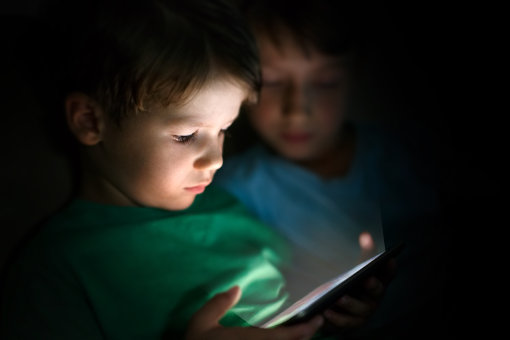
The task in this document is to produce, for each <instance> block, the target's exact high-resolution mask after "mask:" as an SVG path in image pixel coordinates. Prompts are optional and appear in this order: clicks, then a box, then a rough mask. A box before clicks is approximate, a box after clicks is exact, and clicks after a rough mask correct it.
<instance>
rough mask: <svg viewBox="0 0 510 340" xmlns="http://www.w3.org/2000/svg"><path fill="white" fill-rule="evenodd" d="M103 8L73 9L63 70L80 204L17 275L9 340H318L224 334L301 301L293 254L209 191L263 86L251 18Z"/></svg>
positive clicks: (211, 5) (300, 329)
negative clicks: (247, 21) (291, 289)
mask: <svg viewBox="0 0 510 340" xmlns="http://www.w3.org/2000/svg"><path fill="white" fill-rule="evenodd" d="M97 6H99V5H96V7H94V6H92V4H91V5H90V7H91V8H90V10H87V9H86V8H81V9H80V10H79V11H75V12H72V17H70V18H69V19H71V20H70V21H72V22H73V25H71V26H69V27H67V32H68V34H69V37H70V40H69V42H70V45H69V46H68V47H66V55H65V57H66V62H65V63H63V65H62V66H63V68H62V70H61V71H62V74H63V75H65V77H64V79H63V81H62V85H64V87H63V96H64V97H63V98H65V99H64V104H65V105H64V107H65V117H66V121H67V125H68V127H69V130H70V131H71V133H72V135H73V136H74V137H75V139H76V140H77V141H78V144H79V146H78V148H77V149H76V151H77V152H78V154H79V159H80V170H81V172H80V179H79V186H78V195H77V197H76V198H75V199H73V200H72V201H71V202H70V203H69V204H68V205H67V206H66V207H64V208H63V209H62V210H61V211H60V212H59V213H58V214H57V215H56V216H54V217H53V218H52V219H50V220H49V221H48V223H47V224H46V225H44V226H43V228H42V229H41V231H40V232H39V233H38V234H37V235H36V236H35V237H34V238H33V239H32V240H31V241H30V243H29V244H28V245H27V247H26V248H25V249H24V252H23V253H22V254H21V256H20V257H19V259H18V261H17V263H16V264H15V265H14V266H12V267H11V270H10V272H9V275H8V276H7V280H6V282H5V285H4V286H5V290H4V292H3V297H2V317H1V335H2V338H6V339H12V338H16V339H19V338H50V339H100V338H108V339H152V338H161V337H165V336H166V337H169V338H175V337H179V338H180V337H186V338H188V339H234V338H235V339H238V338H243V339H246V340H248V339H260V338H269V339H273V338H274V339H295V338H296V339H302V338H309V337H311V336H312V335H313V334H314V333H315V331H316V330H317V329H318V328H319V327H320V325H321V323H322V318H321V317H318V318H315V319H313V320H312V321H310V322H308V323H306V324H302V325H298V326H294V327H288V328H279V329H278V328H277V329H269V330H264V329H257V328H250V327H232V328H228V327H227V328H224V327H223V326H220V323H221V324H222V325H224V326H246V325H247V323H246V322H245V320H242V319H240V318H239V317H238V316H237V313H236V311H243V315H247V313H246V312H247V311H248V312H249V314H250V315H251V317H250V320H248V322H249V323H250V324H251V323H253V322H257V321H258V320H261V319H263V318H265V317H266V316H268V315H270V314H271V313H273V312H274V311H275V310H276V309H277V308H279V307H280V306H281V304H282V303H283V301H284V300H285V293H284V289H283V285H284V281H283V278H282V276H281V274H280V272H279V270H278V268H279V266H280V265H281V264H282V263H284V262H285V261H286V256H287V249H286V246H285V243H284V242H283V241H282V240H281V239H280V238H279V237H278V235H276V234H275V233H274V232H272V231H271V230H270V229H268V228H266V227H265V226H264V225H262V224H260V223H258V222H257V221H256V220H254V219H252V218H251V216H250V215H249V214H248V213H247V212H246V211H245V210H244V208H242V207H241V206H240V205H239V204H238V203H237V201H235V200H234V199H232V198H231V197H230V196H229V195H227V194H226V193H224V192H223V191H221V190H219V189H215V188H212V187H211V188H207V186H208V185H209V184H210V183H211V180H212V178H213V176H214V173H215V172H216V170H217V169H218V168H219V167H221V165H222V147H223V140H224V134H225V130H226V129H227V128H228V127H229V126H230V125H231V124H232V122H233V121H234V120H235V119H236V117H237V115H238V111H239V109H240V107H241V105H242V104H243V103H244V102H247V101H251V100H253V99H254V98H255V97H256V95H257V89H258V87H259V83H260V79H259V73H260V72H259V66H258V59H257V54H256V50H255V44H254V42H253V39H252V37H251V36H250V34H249V33H248V29H247V28H246V27H245V26H244V25H243V23H242V19H240V17H239V16H238V15H237V13H236V12H235V11H234V10H233V9H232V8H231V7H230V6H228V5H227V4H225V3H223V2H221V1H207V2H204V1H186V2H180V1H127V2H126V1H123V2H116V1H109V2H107V3H102V4H101V6H100V7H97ZM67 15H71V14H70V13H67ZM206 188H207V190H206ZM202 193H203V195H201V196H199V197H198V198H197V195H199V194H202ZM196 198H197V199H196ZM230 287H234V288H232V289H230V290H228V291H227V292H226V293H222V294H220V295H217V296H216V297H215V298H213V299H212V300H210V301H209V302H207V301H208V300H209V299H210V298H211V297H213V295H214V294H216V293H219V292H222V291H226V290H227V289H229V288H230ZM239 288H240V289H239ZM240 290H242V291H243V295H242V298H241V300H240V301H239V303H237V304H236V302H237V301H238V300H239V295H240ZM206 302H207V304H206V305H205V306H204V307H203V308H202V309H200V310H199V308H200V307H201V306H202V305H204V304H205V303H206ZM234 304H235V306H234V307H233V308H232V309H230V310H229V311H228V312H227V310H228V309H229V308H230V307H232V306H233V305H234ZM197 310H199V311H198V312H197ZM196 312H197V313H196ZM225 312H227V313H226V314H225ZM224 314H225V315H224ZM193 315H195V316H194V317H193V318H192V316H193ZM190 319H192V322H191V323H189V320H190ZM220 319H221V321H220V323H218V321H219V320H220Z"/></svg>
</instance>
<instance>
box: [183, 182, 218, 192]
mask: <svg viewBox="0 0 510 340" xmlns="http://www.w3.org/2000/svg"><path fill="white" fill-rule="evenodd" d="M209 184H211V181H207V182H205V183H203V184H199V185H195V186H192V187H186V188H184V190H186V191H189V192H191V193H193V194H201V193H203V192H204V191H205V188H207V186H208V185H209Z"/></svg>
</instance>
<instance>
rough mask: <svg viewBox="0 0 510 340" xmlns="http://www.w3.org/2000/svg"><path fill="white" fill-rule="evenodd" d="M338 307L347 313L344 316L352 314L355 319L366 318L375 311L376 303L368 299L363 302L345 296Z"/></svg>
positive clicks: (339, 301)
mask: <svg viewBox="0 0 510 340" xmlns="http://www.w3.org/2000/svg"><path fill="white" fill-rule="evenodd" d="M337 305H338V306H339V307H341V308H342V310H343V311H345V313H344V314H350V315H351V316H354V317H366V316H368V315H370V314H371V313H372V312H373V311H374V309H375V306H376V303H375V301H371V300H368V299H367V300H363V301H362V300H359V299H356V298H353V297H351V296H349V295H344V296H342V297H341V298H340V300H338V302H337Z"/></svg>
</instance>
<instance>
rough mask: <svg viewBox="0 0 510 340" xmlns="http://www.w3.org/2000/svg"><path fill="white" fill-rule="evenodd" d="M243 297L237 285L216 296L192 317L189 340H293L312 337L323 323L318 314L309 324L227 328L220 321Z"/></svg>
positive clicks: (188, 333) (187, 337) (187, 336)
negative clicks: (270, 327) (267, 327)
mask: <svg viewBox="0 0 510 340" xmlns="http://www.w3.org/2000/svg"><path fill="white" fill-rule="evenodd" d="M240 296H241V290H240V289H239V287H238V286H235V287H233V288H231V289H229V290H228V291H226V292H224V293H220V294H217V295H215V296H214V297H213V298H212V299H211V300H209V301H208V302H207V303H206V304H205V305H204V306H203V307H202V308H201V309H200V310H199V311H198V312H196V313H195V315H194V316H193V317H192V319H191V321H190V324H189V326H188V330H187V334H186V340H215V339H219V340H230V339H232V340H233V339H236V340H237V339H242V340H264V339H267V340H272V339H274V340H293V339H300V340H301V339H310V338H311V337H312V336H313V335H314V334H315V332H316V331H317V330H318V329H319V328H320V327H321V326H322V324H323V321H324V320H323V318H322V317H321V316H317V317H315V318H313V319H312V320H310V321H309V322H307V323H303V324H299V325H295V326H290V327H276V328H272V329H263V328H256V327H223V326H221V325H220V324H219V323H218V322H219V320H220V319H221V318H222V317H223V315H224V314H225V313H226V312H227V311H228V310H229V309H230V308H231V307H233V306H234V305H235V304H236V303H237V302H238V301H239V298H240Z"/></svg>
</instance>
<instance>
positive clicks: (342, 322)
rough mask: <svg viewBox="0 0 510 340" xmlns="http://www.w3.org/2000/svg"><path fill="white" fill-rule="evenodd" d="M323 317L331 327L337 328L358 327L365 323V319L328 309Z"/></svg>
mask: <svg viewBox="0 0 510 340" xmlns="http://www.w3.org/2000/svg"><path fill="white" fill-rule="evenodd" d="M324 317H325V318H326V319H327V320H328V321H329V322H330V323H332V324H333V325H335V326H336V327H339V328H353V327H359V326H361V325H362V324H363V323H365V321H366V319H365V318H363V317H360V316H353V315H349V314H345V313H339V312H335V311H333V310H331V309H328V310H326V311H325V312H324Z"/></svg>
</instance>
